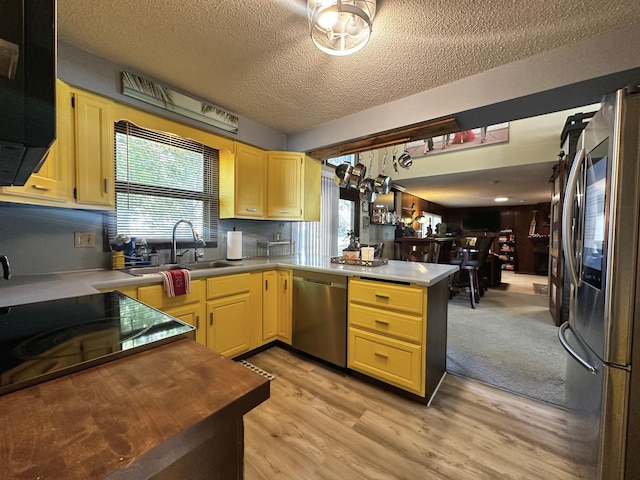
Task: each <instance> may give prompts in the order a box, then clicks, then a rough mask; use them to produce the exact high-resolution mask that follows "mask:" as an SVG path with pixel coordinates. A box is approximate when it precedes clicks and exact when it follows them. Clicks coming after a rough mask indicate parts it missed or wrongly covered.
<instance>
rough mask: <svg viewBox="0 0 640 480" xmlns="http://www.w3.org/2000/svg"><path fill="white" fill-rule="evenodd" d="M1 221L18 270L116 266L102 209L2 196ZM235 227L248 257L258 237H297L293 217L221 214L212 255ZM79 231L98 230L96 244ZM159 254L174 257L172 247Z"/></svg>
mask: <svg viewBox="0 0 640 480" xmlns="http://www.w3.org/2000/svg"><path fill="white" fill-rule="evenodd" d="M0 225H1V226H2V228H1V229H0V254H1V255H7V257H8V258H9V262H10V263H11V272H12V275H15V276H20V275H37V274H43V273H53V272H67V271H73V270H86V269H96V268H111V254H110V253H109V252H105V251H103V250H104V249H103V237H102V231H103V213H102V212H97V211H90V210H74V209H67V208H55V207H39V206H31V205H21V204H12V203H2V202H0ZM234 227H235V228H236V230H238V231H241V232H242V256H243V257H255V256H256V255H257V253H258V243H259V242H266V241H268V240H273V239H274V236H275V235H276V234H280V238H281V240H290V239H291V231H292V223H291V222H278V221H269V220H237V219H221V220H220V221H219V227H218V230H219V232H218V233H219V236H218V247H217V248H212V247H207V248H205V249H204V255H205V257H204V258H205V259H206V260H218V259H224V258H226V247H227V243H226V234H227V232H228V231H231V230H233V228H234ZM74 232H93V233H95V242H96V243H95V247H89V248H76V247H74ZM158 254H159V261H160V262H161V263H166V262H168V260H169V250H168V249H161V250H158ZM0 281H1V280H0Z"/></svg>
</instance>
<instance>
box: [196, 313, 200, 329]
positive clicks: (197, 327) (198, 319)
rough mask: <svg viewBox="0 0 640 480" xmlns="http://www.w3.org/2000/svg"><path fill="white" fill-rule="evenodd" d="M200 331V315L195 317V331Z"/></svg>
mask: <svg viewBox="0 0 640 480" xmlns="http://www.w3.org/2000/svg"><path fill="white" fill-rule="evenodd" d="M199 329H200V315H196V330H199Z"/></svg>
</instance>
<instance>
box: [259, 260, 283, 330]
mask: <svg viewBox="0 0 640 480" xmlns="http://www.w3.org/2000/svg"><path fill="white" fill-rule="evenodd" d="M278 287H279V284H278V274H277V273H276V271H275V270H270V271H268V272H262V340H263V341H267V340H271V339H273V338H274V337H275V336H276V335H277V333H278V314H279V308H278V303H279V293H278V290H279V288H278Z"/></svg>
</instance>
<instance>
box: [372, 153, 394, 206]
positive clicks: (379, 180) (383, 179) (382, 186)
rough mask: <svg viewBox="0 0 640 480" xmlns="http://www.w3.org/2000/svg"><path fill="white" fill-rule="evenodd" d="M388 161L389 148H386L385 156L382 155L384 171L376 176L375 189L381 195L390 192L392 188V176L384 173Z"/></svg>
mask: <svg viewBox="0 0 640 480" xmlns="http://www.w3.org/2000/svg"><path fill="white" fill-rule="evenodd" d="M386 163H387V149H385V150H384V156H383V157H382V172H381V173H380V174H379V175H378V176H377V177H376V181H375V186H374V191H375V192H376V193H379V194H381V195H385V194H387V193H389V191H390V190H391V177H388V176H386V175H385V174H384V167H385V164H386Z"/></svg>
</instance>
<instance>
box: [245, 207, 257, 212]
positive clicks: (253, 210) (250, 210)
mask: <svg viewBox="0 0 640 480" xmlns="http://www.w3.org/2000/svg"><path fill="white" fill-rule="evenodd" d="M255 211H256V209H255V208H247V212H255Z"/></svg>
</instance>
